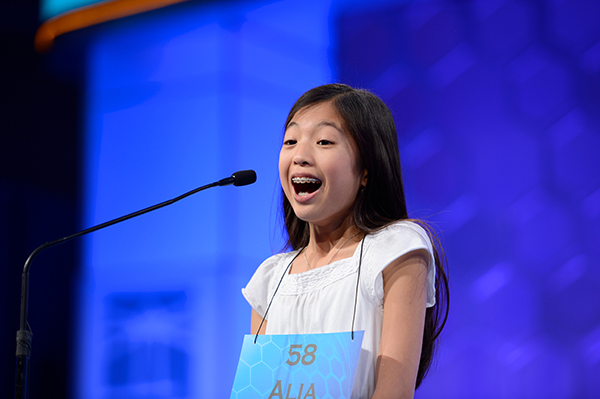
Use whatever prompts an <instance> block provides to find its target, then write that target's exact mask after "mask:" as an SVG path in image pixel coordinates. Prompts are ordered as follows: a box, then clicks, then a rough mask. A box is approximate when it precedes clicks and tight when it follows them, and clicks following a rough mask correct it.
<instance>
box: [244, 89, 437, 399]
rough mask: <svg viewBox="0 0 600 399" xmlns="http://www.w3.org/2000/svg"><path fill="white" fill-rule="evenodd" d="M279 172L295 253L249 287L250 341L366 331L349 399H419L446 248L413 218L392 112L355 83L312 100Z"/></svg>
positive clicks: (292, 127)
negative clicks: (260, 337) (272, 336)
mask: <svg viewBox="0 0 600 399" xmlns="http://www.w3.org/2000/svg"><path fill="white" fill-rule="evenodd" d="M279 173H280V179H281V185H282V188H283V193H284V196H283V212H284V216H285V226H286V230H287V233H288V237H289V239H288V246H289V247H291V249H292V250H293V251H292V252H288V253H282V254H278V255H275V256H272V257H270V258H269V259H267V260H266V261H265V262H263V263H262V264H261V265H260V267H259V268H258V270H257V271H256V273H255V274H254V276H253V277H252V279H251V280H250V282H249V283H248V285H247V287H246V288H245V289H243V290H242V292H243V294H244V296H245V297H246V299H247V300H248V302H249V303H250V305H251V306H252V309H253V310H252V325H251V329H252V333H253V334H256V333H262V334H265V333H266V334H306V333H329V332H343V331H351V330H352V331H356V330H364V331H365V335H364V338H363V343H362V349H361V354H360V358H359V363H358V369H357V372H356V377H355V382H354V387H353V391H352V398H353V399H354V398H357V399H359V398H360V399H367V398H371V399H382V398H410V397H413V395H414V391H415V389H416V387H418V386H419V384H420V383H421V381H422V379H423V377H424V376H425V374H426V372H427V370H428V368H429V365H430V363H431V358H432V355H433V350H434V343H435V340H436V339H437V337H438V335H439V333H440V331H441V329H442V327H443V324H444V322H445V319H446V317H447V311H448V290H447V289H448V283H447V279H446V274H445V273H444V268H443V264H442V261H441V257H440V256H439V254H440V252H439V251H438V250H437V249H436V246H434V245H433V244H432V241H433V242H437V240H432V237H433V236H431V234H429V233H428V231H429V229H427V228H425V227H423V226H425V225H424V224H422V223H419V222H416V221H409V220H408V215H407V210H406V204H405V198H404V188H403V184H402V177H401V171H400V157H399V154H398V143H397V137H396V128H395V125H394V120H393V118H392V115H391V113H390V111H389V109H388V108H387V107H386V106H385V104H384V103H383V102H382V101H381V100H380V99H379V98H378V97H376V96H375V95H373V94H371V93H369V92H367V91H364V90H356V89H353V88H351V87H349V86H346V85H341V84H330V85H325V86H320V87H317V88H314V89H312V90H310V91H308V92H307V93H305V94H304V95H302V97H300V99H298V101H297V102H296V104H294V106H293V107H292V110H291V111H290V114H289V116H288V118H287V121H286V124H285V136H284V139H283V146H282V148H281V153H280V158H279ZM436 276H437V278H436ZM280 280H281V284H280V285H279V287H278V288H277V286H278V284H279V282H280ZM271 299H272V302H271ZM270 302H271V306H270V308H269V310H268V314H265V312H266V311H267V308H268V306H269V303H270ZM442 316H443V317H444V320H443V322H441V318H442ZM263 319H264V320H263ZM261 323H262V326H261ZM259 328H260V331H259Z"/></svg>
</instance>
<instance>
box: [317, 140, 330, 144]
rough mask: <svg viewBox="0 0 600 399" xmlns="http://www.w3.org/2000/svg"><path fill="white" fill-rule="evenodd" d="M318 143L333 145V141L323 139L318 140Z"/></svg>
mask: <svg viewBox="0 0 600 399" xmlns="http://www.w3.org/2000/svg"><path fill="white" fill-rule="evenodd" d="M317 144H318V145H331V144H333V141H329V140H325V139H322V140H319V141H317Z"/></svg>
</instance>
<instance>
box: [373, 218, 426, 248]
mask: <svg viewBox="0 0 600 399" xmlns="http://www.w3.org/2000/svg"><path fill="white" fill-rule="evenodd" d="M369 236H370V241H371V242H373V243H381V244H383V245H385V244H398V243H400V242H404V243H405V244H411V243H414V244H417V243H420V244H423V245H425V246H426V247H427V248H429V247H431V239H430V237H429V234H428V232H427V230H426V227H424V226H423V225H421V224H420V222H418V221H414V220H398V221H395V222H392V223H390V224H388V225H386V226H384V227H382V228H381V229H379V230H377V231H375V232H373V233H371V234H370V235H369Z"/></svg>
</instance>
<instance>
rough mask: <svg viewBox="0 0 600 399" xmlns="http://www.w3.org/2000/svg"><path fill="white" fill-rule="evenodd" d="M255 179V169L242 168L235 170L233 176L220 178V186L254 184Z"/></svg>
mask: <svg viewBox="0 0 600 399" xmlns="http://www.w3.org/2000/svg"><path fill="white" fill-rule="evenodd" d="M255 181H256V172H255V171H253V170H240V171H239V172H235V173H234V174H232V175H231V177H227V178H225V179H221V180H219V186H229V185H230V184H233V185H234V186H247V185H248V184H252V183H254V182H255Z"/></svg>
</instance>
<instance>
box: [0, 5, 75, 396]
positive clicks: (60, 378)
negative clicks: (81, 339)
mask: <svg viewBox="0 0 600 399" xmlns="http://www.w3.org/2000/svg"><path fill="white" fill-rule="evenodd" d="M38 7H39V6H38V2H37V1H19V0H5V1H2V2H1V3H0V29H1V36H0V37H1V39H0V53H1V54H2V62H1V63H0V76H1V79H0V81H1V86H0V93H1V94H0V115H1V118H0V121H1V123H2V125H1V133H0V267H1V271H0V273H1V275H2V277H1V278H0V308H1V310H0V315H1V319H0V342H1V343H0V397H3V398H11V397H13V395H14V378H15V350H16V343H15V337H16V332H17V330H18V329H19V306H20V295H21V273H22V270H23V264H24V262H25V260H26V259H27V256H28V255H29V254H30V253H31V252H32V251H33V250H34V249H35V248H36V247H38V246H39V245H41V244H43V243H45V242H46V241H51V240H54V239H57V238H60V237H63V236H66V235H69V234H71V233H73V232H75V231H77V230H78V229H79V225H80V223H79V220H78V218H79V186H78V181H79V175H80V140H79V131H78V130H79V112H80V110H79V106H80V98H81V96H80V90H79V78H78V76H77V74H74V73H72V72H73V70H75V69H74V68H66V69H65V68H62V69H63V71H62V72H60V71H59V70H60V69H61V68H57V67H58V66H60V65H61V64H65V63H70V62H71V61H73V62H75V60H70V59H69V57H68V56H67V57H65V54H61V55H60V60H59V57H58V56H57V54H58V53H60V48H59V47H60V46H57V50H58V51H56V52H55V51H53V52H51V53H49V54H37V53H36V52H35V50H34V48H33V38H34V35H35V32H36V29H37V27H38V26H39V18H38ZM77 246H78V243H76V242H75V243H68V244H64V245H61V246H59V247H56V248H51V249H49V250H47V251H44V252H42V253H41V254H40V255H39V256H38V257H37V258H36V260H35V261H34V262H33V264H32V268H31V273H30V275H31V283H30V284H31V285H30V297H29V317H28V321H29V324H30V325H31V329H32V331H33V343H32V345H33V346H32V347H33V351H32V356H31V377H30V397H31V398H42V397H53V398H64V397H70V396H72V392H71V382H70V381H69V379H70V378H71V377H70V376H71V371H72V363H73V362H72V358H73V355H74V353H73V347H74V345H73V342H74V337H75V335H74V327H75V325H76V323H75V321H76V320H74V315H75V313H74V311H73V308H74V305H73V299H74V292H73V287H74V282H75V279H76V276H77V271H78V247H77Z"/></svg>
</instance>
